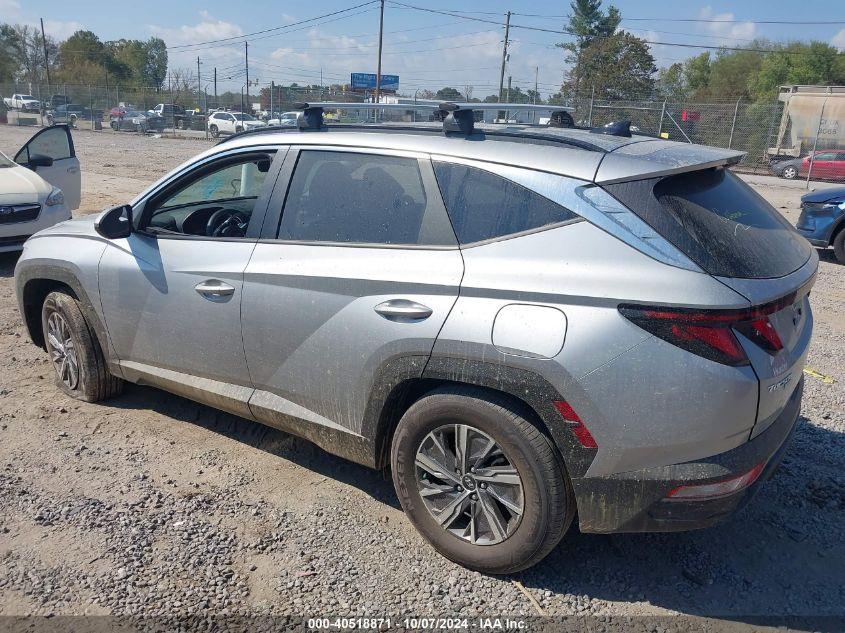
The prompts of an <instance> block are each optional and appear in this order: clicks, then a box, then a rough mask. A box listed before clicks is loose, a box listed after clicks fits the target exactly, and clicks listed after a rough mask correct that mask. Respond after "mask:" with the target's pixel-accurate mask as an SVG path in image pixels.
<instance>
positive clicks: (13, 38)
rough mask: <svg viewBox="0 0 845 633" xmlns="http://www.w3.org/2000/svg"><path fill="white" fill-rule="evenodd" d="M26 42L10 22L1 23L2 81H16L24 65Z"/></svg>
mask: <svg viewBox="0 0 845 633" xmlns="http://www.w3.org/2000/svg"><path fill="white" fill-rule="evenodd" d="M23 58H24V43H23V42H22V41H21V38H20V34H19V33H18V31H17V30H15V28H14V27H13V26H11V25H9V24H0V81H14V79H15V77H16V75H17V74H18V71H20V69H21V66H22V65H23Z"/></svg>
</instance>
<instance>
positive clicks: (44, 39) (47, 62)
mask: <svg viewBox="0 0 845 633" xmlns="http://www.w3.org/2000/svg"><path fill="white" fill-rule="evenodd" d="M41 43H42V44H43V45H44V70H46V71H47V92H48V93H49V92H50V58H49V57H47V36H46V35H44V18H41ZM48 98H49V96H48Z"/></svg>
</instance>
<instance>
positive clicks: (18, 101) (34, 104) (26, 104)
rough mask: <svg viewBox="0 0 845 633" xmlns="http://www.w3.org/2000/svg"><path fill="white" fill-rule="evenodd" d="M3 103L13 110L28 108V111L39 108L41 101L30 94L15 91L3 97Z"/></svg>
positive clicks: (34, 110)
mask: <svg viewBox="0 0 845 633" xmlns="http://www.w3.org/2000/svg"><path fill="white" fill-rule="evenodd" d="M3 103H4V104H6V107H7V108H11V109H13V110H28V111H30V112H37V111H38V110H40V109H41V102H40V101H39V100H38V99H36V98H35V97H33V96H32V95H25V94H21V93H15V94H13V95H12V96H11V97H5V98H4V99H3Z"/></svg>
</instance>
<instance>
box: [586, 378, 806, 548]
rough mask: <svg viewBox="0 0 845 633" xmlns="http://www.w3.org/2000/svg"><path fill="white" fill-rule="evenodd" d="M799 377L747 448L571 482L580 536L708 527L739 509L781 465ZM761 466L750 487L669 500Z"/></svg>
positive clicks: (798, 402) (796, 403)
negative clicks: (682, 490)
mask: <svg viewBox="0 0 845 633" xmlns="http://www.w3.org/2000/svg"><path fill="white" fill-rule="evenodd" d="M803 390H804V380H803V378H802V379H801V381H800V382H799V383H798V385H797V386H796V388H795V391H794V392H793V393H792V396H790V399H789V401H788V402H787V404H786V406H785V407H784V409H783V411H782V412H781V413H780V415H779V416H778V418H777V419H776V420H775V421H774V422H773V423H772V424H771V426H769V428H767V429H766V430H765V431H763V432H762V433H761V434H760V435H758V436H757V437H755V438H754V439H753V440H751V441H749V442H746V443H745V444H743V445H741V446H739V447H737V448H735V449H733V450H730V451H727V452H725V453H720V454H718V455H714V456H712V457H708V458H705V459H700V460H695V461H691V462H685V463H682V464H674V465H671V466H661V467H658V468H647V469H643V470H638V471H631V472H626V473H619V474H616V475H611V476H606V477H583V478H579V479H573V482H572V483H573V487H574V488H575V496H576V500H577V504H578V520H579V527H580V529H581V531H582V532H601V533H607V532H675V531H683V530H694V529H698V528H704V527H709V526H711V525H713V524H715V523H718V522H719V521H721V520H723V519H724V518H726V517H727V516H729V515H730V514H732V513H733V512H736V511H737V510H739V509H740V508H741V507H743V506H744V505H745V504H746V503H747V502H748V501H749V500H750V499H751V498H752V497H753V496H754V494H755V493H756V492H757V490H758V489H759V488H760V486H761V485H762V484H763V482H765V481H766V480H767V479H768V478H769V477H771V476H772V474H773V473H774V471H775V470H777V468H778V466H779V465H780V462H781V459H782V458H783V455H784V453H785V452H786V450H787V448H788V446H789V443H790V439H791V438H792V434H793V433H794V431H795V426H796V422H797V420H798V413H799V411H800V409H801V396H802V393H803ZM763 462H765V464H766V465H765V467H764V469H763V472H762V473H761V474H760V476H759V477H758V478H757V480H756V481H755V482H754V483H753V484H752V485H751V486H749V487H747V488H745V489H743V490H740V491H738V492H736V493H735V494H732V495H730V496H726V497H721V498H718V499H710V500H707V501H668V500H666V498H667V495H668V494H669V492H670V491H672V490H673V489H675V488H677V487H678V486H682V485H690V484H707V483H713V482H718V481H722V480H725V479H729V478H731V477H734V476H737V475H740V474H742V473H745V472H748V471H749V470H751V469H752V468H754V467H755V466H757V465H758V464H761V463H763Z"/></svg>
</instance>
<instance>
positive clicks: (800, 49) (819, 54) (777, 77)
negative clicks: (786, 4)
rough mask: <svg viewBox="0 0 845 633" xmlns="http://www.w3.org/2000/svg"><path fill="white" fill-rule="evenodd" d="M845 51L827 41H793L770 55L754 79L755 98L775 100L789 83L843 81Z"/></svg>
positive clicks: (752, 86)
mask: <svg viewBox="0 0 845 633" xmlns="http://www.w3.org/2000/svg"><path fill="white" fill-rule="evenodd" d="M843 69H845V54H843V53H839V52H838V51H837V50H836V48H834V47H833V46H830V45H829V44H826V43H824V42H810V43H808V44H807V43H802V42H793V43H791V44H788V45H786V46H785V47H783V48H782V50H780V51H778V52H776V53H770V54H768V55H766V56H765V57H764V58H763V60H762V62H761V64H760V71H759V72H758V73H757V74H756V75H755V76H754V77H752V78H751V84H750V91H751V94H752V96H753V97H754V99H755V100H758V101H759V100H764V99H772V98H774V97H775V96H776V95H777V90H778V86H782V85H785V84H819V85H829V84H841V83H842V82H843V81H845V76H843V75H844V74H845V73H843Z"/></svg>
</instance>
